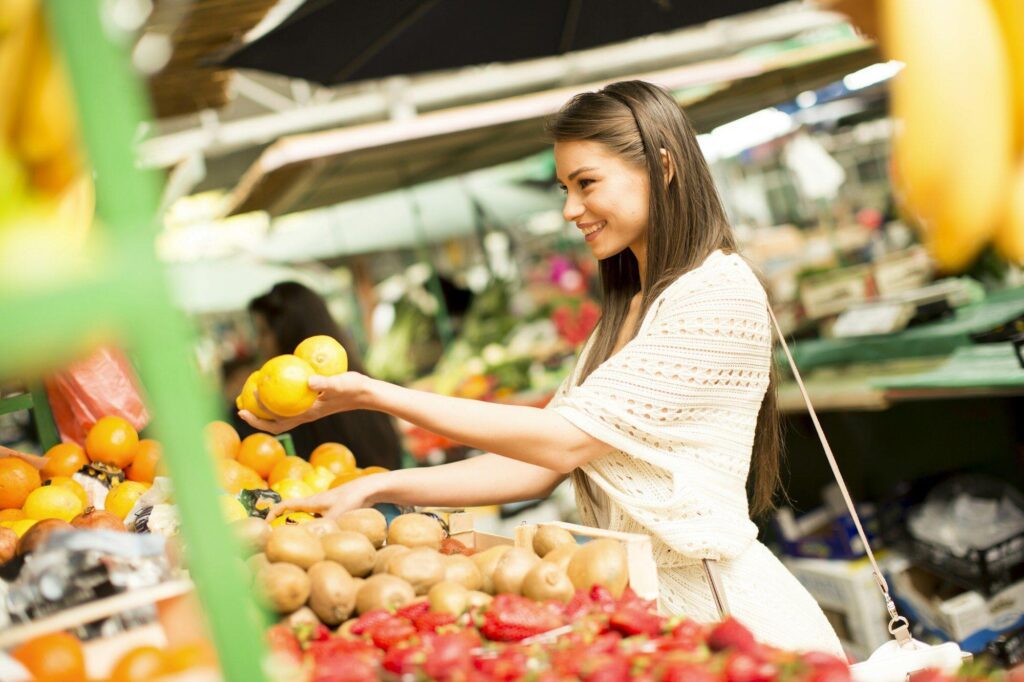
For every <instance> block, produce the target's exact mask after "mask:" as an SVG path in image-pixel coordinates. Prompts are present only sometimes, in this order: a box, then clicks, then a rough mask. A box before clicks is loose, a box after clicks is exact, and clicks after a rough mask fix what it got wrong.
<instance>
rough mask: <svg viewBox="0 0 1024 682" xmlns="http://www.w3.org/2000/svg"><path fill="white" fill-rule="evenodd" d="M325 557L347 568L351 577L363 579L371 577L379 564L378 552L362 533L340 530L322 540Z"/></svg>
mask: <svg viewBox="0 0 1024 682" xmlns="http://www.w3.org/2000/svg"><path fill="white" fill-rule="evenodd" d="M320 545H321V546H322V547H323V548H324V556H326V557H327V558H328V559H330V560H331V561H337V562H338V563H339V564H341V565H342V566H344V567H345V570H346V571H348V573H349V575H351V576H354V577H358V578H362V577H363V576H366V575H369V573H370V571H372V570H373V565H374V564H375V563H376V562H377V550H375V549H374V548H373V543H371V542H370V539H369V538H367V537H366V536H365V535H363V534H362V533H357V532H355V531H354V530H339V531H335V532H333V533H329V534H327V535H324V536H323V537H321V538H320Z"/></svg>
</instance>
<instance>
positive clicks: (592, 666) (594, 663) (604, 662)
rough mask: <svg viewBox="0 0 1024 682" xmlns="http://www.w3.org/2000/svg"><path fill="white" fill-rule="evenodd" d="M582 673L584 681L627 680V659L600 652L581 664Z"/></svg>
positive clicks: (624, 681) (609, 681)
mask: <svg viewBox="0 0 1024 682" xmlns="http://www.w3.org/2000/svg"><path fill="white" fill-rule="evenodd" d="M582 673H583V676H582V679H583V680H585V681H586V682H627V681H628V680H629V661H628V660H627V659H626V658H625V657H624V656H622V655H616V654H600V655H598V656H596V657H594V658H591V659H589V660H588V661H586V662H585V663H584V664H583V669H582Z"/></svg>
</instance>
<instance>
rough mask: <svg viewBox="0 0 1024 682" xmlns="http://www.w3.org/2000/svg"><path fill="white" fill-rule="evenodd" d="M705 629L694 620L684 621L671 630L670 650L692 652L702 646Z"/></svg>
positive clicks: (705, 633)
mask: <svg viewBox="0 0 1024 682" xmlns="http://www.w3.org/2000/svg"><path fill="white" fill-rule="evenodd" d="M706 635H707V628H706V627H705V626H704V625H702V624H700V623H698V622H697V621H695V620H690V619H684V620H683V621H681V622H680V623H679V624H678V625H676V626H675V627H674V628H673V629H672V639H671V643H672V648H674V649H681V650H683V651H693V650H694V649H696V648H697V647H699V646H700V645H702V644H704V641H705V639H704V638H705V636H706Z"/></svg>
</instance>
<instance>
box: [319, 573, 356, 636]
mask: <svg viewBox="0 0 1024 682" xmlns="http://www.w3.org/2000/svg"><path fill="white" fill-rule="evenodd" d="M309 606H310V608H312V609H313V613H315V614H316V616H317V618H319V619H320V622H322V623H323V624H324V625H329V626H331V627H333V626H335V625H340V624H341V623H342V622H343V621H344V620H345V619H346V618H348V617H349V616H350V615H351V614H352V610H353V609H354V608H355V606H356V586H355V583H354V582H353V581H352V576H351V575H349V573H348V571H346V570H345V568H344V567H343V566H342V565H341V564H339V563H335V562H334V561H319V562H317V563H315V564H313V565H312V566H310V567H309Z"/></svg>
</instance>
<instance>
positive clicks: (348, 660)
mask: <svg viewBox="0 0 1024 682" xmlns="http://www.w3.org/2000/svg"><path fill="white" fill-rule="evenodd" d="M379 679H380V676H379V675H378V674H377V667H376V665H375V664H374V663H373V662H372V661H369V660H367V659H365V658H362V657H360V656H354V655H347V656H339V657H338V658H333V659H331V660H330V661H327V662H325V663H323V664H319V663H318V664H317V665H316V667H315V668H314V669H313V677H312V680H311V682H374V681H375V680H379Z"/></svg>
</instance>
